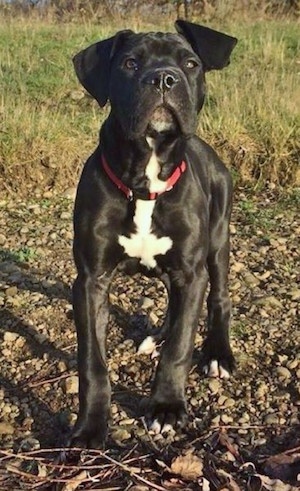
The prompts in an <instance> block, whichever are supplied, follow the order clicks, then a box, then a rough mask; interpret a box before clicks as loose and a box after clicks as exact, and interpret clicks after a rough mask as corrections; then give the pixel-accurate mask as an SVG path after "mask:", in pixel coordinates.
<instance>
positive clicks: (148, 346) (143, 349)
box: [137, 336, 156, 355]
mask: <svg viewBox="0 0 300 491" xmlns="http://www.w3.org/2000/svg"><path fill="white" fill-rule="evenodd" d="M137 352H138V355H141V354H143V355H152V354H154V353H156V343H155V341H154V338H153V337H152V336H147V337H146V338H145V339H144V341H143V342H142V343H141V344H140V345H139V348H138V351H137Z"/></svg>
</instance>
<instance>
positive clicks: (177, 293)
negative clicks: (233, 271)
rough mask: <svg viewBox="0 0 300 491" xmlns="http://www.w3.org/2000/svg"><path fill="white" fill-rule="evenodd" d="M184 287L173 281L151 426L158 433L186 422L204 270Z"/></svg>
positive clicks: (152, 401) (152, 406) (204, 282)
mask: <svg viewBox="0 0 300 491" xmlns="http://www.w3.org/2000/svg"><path fill="white" fill-rule="evenodd" d="M192 276H193V277H192V278H190V277H189V280H188V281H185V283H184V284H183V285H179V284H178V282H177V281H172V278H171V288H170V298H169V330H168V332H167V335H166V341H165V343H164V345H163V348H162V352H161V358H160V362H159V365H158V368H157V372H156V377H155V380H154V384H153V388H152V396H151V399H150V405H149V413H148V418H149V425H150V427H151V429H153V430H154V431H155V432H157V433H159V432H162V433H163V432H167V431H169V430H170V429H171V427H172V428H173V429H176V428H180V427H182V426H184V425H185V423H186V421H187V409H186V401H185V384H186V379H187V376H188V372H189V369H190V366H191V359H192V354H193V349H194V340H195V334H196V330H197V326H198V320H199V316H200V311H201V307H202V303H203V297H204V293H205V289H206V286H207V272H206V268H205V267H201V268H198V271H197V273H194V274H193V275H192Z"/></svg>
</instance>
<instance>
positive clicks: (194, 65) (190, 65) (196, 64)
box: [185, 59, 198, 69]
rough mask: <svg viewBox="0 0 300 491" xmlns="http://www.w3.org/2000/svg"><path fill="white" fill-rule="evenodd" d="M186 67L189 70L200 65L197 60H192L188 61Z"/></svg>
mask: <svg viewBox="0 0 300 491" xmlns="http://www.w3.org/2000/svg"><path fill="white" fill-rule="evenodd" d="M185 66H186V68H189V69H191V68H196V66H198V63H197V62H196V61H195V60H192V59H191V60H186V62H185Z"/></svg>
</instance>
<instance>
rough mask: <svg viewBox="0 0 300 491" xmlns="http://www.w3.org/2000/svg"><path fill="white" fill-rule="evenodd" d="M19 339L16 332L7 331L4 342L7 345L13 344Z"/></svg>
mask: <svg viewBox="0 0 300 491" xmlns="http://www.w3.org/2000/svg"><path fill="white" fill-rule="evenodd" d="M17 337H18V334H17V333H16V332H10V331H6V332H5V333H4V336H3V341H5V342H6V343H13V342H14V341H15V340H16V339H17Z"/></svg>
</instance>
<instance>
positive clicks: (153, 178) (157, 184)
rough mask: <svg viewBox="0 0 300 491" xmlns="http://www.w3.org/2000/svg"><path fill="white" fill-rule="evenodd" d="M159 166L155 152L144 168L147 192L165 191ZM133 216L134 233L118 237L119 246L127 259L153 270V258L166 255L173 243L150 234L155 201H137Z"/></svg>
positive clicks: (165, 238)
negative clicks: (159, 176)
mask: <svg viewBox="0 0 300 491" xmlns="http://www.w3.org/2000/svg"><path fill="white" fill-rule="evenodd" d="M158 173H159V164H158V162H157V158H156V155H155V152H153V154H152V156H151V158H150V160H149V163H148V165H147V168H146V176H147V177H148V179H149V181H150V186H149V191H150V192H151V193H158V192H162V191H165V190H166V183H165V182H164V181H161V180H160V179H158V177H157V175H158ZM135 206H136V207H135V214H134V217H133V222H134V224H135V226H136V232H135V233H134V234H131V235H130V237H126V236H125V235H120V236H119V244H120V245H121V246H122V247H124V250H125V252H126V254H127V255H128V256H129V257H136V258H139V259H140V262H141V264H143V265H144V266H146V267H147V268H149V269H151V268H155V266H156V264H157V263H156V260H155V256H157V255H158V254H166V252H167V251H168V250H169V249H171V247H172V244H173V241H172V240H171V239H170V237H160V238H158V237H156V235H155V234H153V233H152V213H153V210H154V206H155V200H141V199H137V200H136V204H135Z"/></svg>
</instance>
